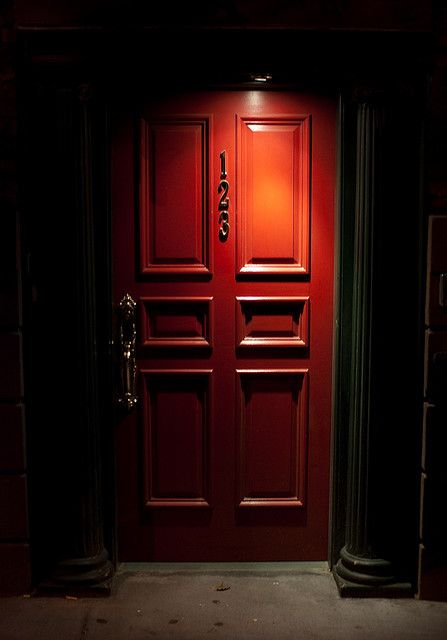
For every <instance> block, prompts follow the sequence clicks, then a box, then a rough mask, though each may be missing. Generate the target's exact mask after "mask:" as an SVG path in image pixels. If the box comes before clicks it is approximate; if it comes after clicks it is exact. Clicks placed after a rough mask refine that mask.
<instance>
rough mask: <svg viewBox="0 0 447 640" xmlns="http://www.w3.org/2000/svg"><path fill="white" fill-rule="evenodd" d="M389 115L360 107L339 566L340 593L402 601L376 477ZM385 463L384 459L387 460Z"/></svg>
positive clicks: (367, 103) (404, 587) (370, 105)
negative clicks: (344, 493) (343, 516)
mask: <svg viewBox="0 0 447 640" xmlns="http://www.w3.org/2000/svg"><path fill="white" fill-rule="evenodd" d="M383 129H384V109H383V107H382V106H381V105H380V104H379V103H376V102H375V101H373V100H364V101H361V102H359V104H358V106H357V152H356V199H355V213H354V216H355V219H354V264H353V303H352V343H351V349H352V356H351V377H350V381H349V391H350V395H349V398H350V407H349V434H348V458H347V464H348V469H347V502H346V526H345V544H344V546H343V547H342V549H341V552H340V558H339V560H338V562H337V564H336V565H335V567H334V577H335V579H336V582H337V585H338V587H339V590H340V593H341V595H347V596H349V595H360V596H365V595H380V594H382V593H383V592H384V591H387V595H391V594H392V593H393V592H395V593H398V594H400V595H402V594H403V593H405V592H407V591H408V592H409V590H410V585H409V584H400V583H399V582H398V578H397V577H396V575H395V570H394V567H393V563H392V561H391V560H390V559H389V558H388V557H386V556H384V553H383V552H384V551H386V549H387V545H386V542H384V540H386V531H387V524H386V523H385V521H384V520H385V518H386V509H384V510H383V512H382V513H381V506H380V503H381V498H380V497H378V488H377V485H378V482H377V479H378V478H379V476H380V473H381V472H383V473H385V472H386V470H385V469H381V465H384V466H386V464H384V460H383V459H382V460H381V451H384V450H385V448H386V443H385V442H383V441H381V439H382V438H383V426H382V425H383V414H384V412H383V402H384V400H383V397H382V395H381V380H380V378H381V376H382V375H383V373H382V370H381V362H380V360H381V359H382V360H383V355H384V353H383V346H382V347H381V330H382V328H383V326H382V321H381V319H380V315H381V314H382V315H383V308H381V304H380V297H381V286H382V285H383V268H382V267H381V265H380V261H381V260H384V258H382V256H381V246H380V238H381V234H383V233H384V228H383V221H384V216H383V198H384V188H383V175H382V171H383V166H384V163H383ZM385 458H386V455H385Z"/></svg>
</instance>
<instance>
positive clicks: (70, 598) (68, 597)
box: [65, 596, 77, 600]
mask: <svg viewBox="0 0 447 640" xmlns="http://www.w3.org/2000/svg"><path fill="white" fill-rule="evenodd" d="M65 600H77V597H76V596H65Z"/></svg>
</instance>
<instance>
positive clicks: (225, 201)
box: [217, 151, 230, 242]
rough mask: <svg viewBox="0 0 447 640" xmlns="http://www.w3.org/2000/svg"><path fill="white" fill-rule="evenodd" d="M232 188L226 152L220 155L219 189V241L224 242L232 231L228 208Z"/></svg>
mask: <svg viewBox="0 0 447 640" xmlns="http://www.w3.org/2000/svg"><path fill="white" fill-rule="evenodd" d="M229 188H230V185H229V182H228V180H227V167H226V151H222V152H221V153H220V182H219V187H218V189H217V191H218V193H220V194H222V195H221V196H220V200H219V205H218V210H219V224H220V228H219V240H221V241H222V242H224V241H225V240H227V238H228V232H229V231H230V221H229V214H228V208H229V206H230V199H229V198H228V190H229Z"/></svg>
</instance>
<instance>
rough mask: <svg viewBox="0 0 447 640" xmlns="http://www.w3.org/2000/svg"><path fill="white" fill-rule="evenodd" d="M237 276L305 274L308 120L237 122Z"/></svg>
mask: <svg viewBox="0 0 447 640" xmlns="http://www.w3.org/2000/svg"><path fill="white" fill-rule="evenodd" d="M237 140H238V144H237V148H238V152H237V234H238V273H239V275H243V274H247V275H254V274H261V275H300V274H306V273H308V271H309V219H310V155H311V150H310V116H297V117H296V118H293V117H292V118H291V117H282V116H276V117H269V118H249V117H239V118H238V121H237Z"/></svg>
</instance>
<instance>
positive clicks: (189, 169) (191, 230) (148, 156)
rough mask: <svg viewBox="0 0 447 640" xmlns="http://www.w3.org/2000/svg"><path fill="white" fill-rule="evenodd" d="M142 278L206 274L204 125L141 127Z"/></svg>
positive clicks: (177, 122) (186, 121) (172, 122)
mask: <svg viewBox="0 0 447 640" xmlns="http://www.w3.org/2000/svg"><path fill="white" fill-rule="evenodd" d="M140 153H141V155H140V167H139V171H140V200H139V205H140V251H141V270H142V273H148V274H149V273H159V274H161V273H175V274H180V273H204V272H205V273H206V272H207V271H208V267H207V263H208V255H209V248H208V241H209V233H208V229H207V226H208V209H209V201H208V196H209V190H208V182H209V171H208V165H209V161H208V154H209V121H208V119H207V118H196V117H194V116H191V117H188V118H187V117H183V118H175V119H174V118H166V119H164V120H159V121H157V122H151V121H148V120H146V119H144V118H143V119H142V121H141V143H140Z"/></svg>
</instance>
